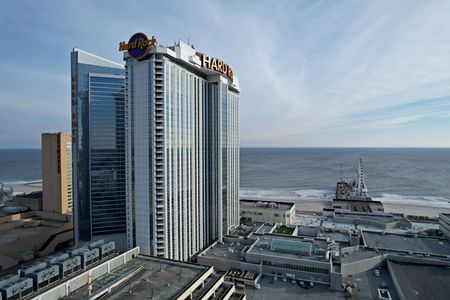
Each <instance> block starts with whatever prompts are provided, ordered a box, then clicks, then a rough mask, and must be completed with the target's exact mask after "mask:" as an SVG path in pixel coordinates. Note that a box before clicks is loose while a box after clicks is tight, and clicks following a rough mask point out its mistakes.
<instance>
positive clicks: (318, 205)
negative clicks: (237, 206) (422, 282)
mask: <svg viewBox="0 0 450 300" xmlns="http://www.w3.org/2000/svg"><path fill="white" fill-rule="evenodd" d="M11 186H12V188H13V189H14V194H15V195H17V194H22V193H31V192H34V191H40V190H42V186H41V185H39V184H31V185H30V184H17V185H11ZM241 198H242V197H241ZM245 199H249V200H260V201H276V202H294V203H295V205H296V208H297V211H306V212H321V211H322V209H323V208H324V207H331V200H317V199H311V200H307V199H302V200H299V199H295V198H276V199H270V198H258V197H245ZM383 205H384V211H385V212H392V213H404V214H407V215H413V216H427V217H438V215H439V214H440V213H450V205H449V207H438V206H422V205H412V204H410V203H392V202H389V203H386V202H385V203H383Z"/></svg>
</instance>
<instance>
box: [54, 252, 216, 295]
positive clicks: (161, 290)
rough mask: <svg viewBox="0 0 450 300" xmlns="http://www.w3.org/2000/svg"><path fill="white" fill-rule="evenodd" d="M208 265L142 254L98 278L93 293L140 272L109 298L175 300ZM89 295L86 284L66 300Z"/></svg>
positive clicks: (93, 283)
mask: <svg viewBox="0 0 450 300" xmlns="http://www.w3.org/2000/svg"><path fill="white" fill-rule="evenodd" d="M208 268H209V267H206V266H202V265H195V264H189V263H183V262H177V261H170V260H165V259H159V258H154V257H146V256H138V257H137V258H134V259H133V260H131V261H129V262H127V263H126V264H125V265H123V266H121V267H119V268H117V269H115V270H113V271H112V272H111V273H109V274H106V275H104V276H102V277H100V278H98V279H96V280H94V281H93V282H92V295H95V294H96V293H99V292H100V291H102V290H103V289H105V288H107V287H108V286H111V285H112V284H114V283H115V282H117V281H119V280H121V279H122V278H124V277H126V276H128V275H130V274H132V273H134V272H136V273H137V275H135V276H134V277H133V278H132V279H131V280H128V282H127V284H124V285H123V286H122V288H119V290H117V291H116V292H114V293H113V294H110V295H108V299H129V300H131V299H136V300H140V299H174V298H175V297H176V295H178V294H179V293H181V292H183V291H184V290H185V289H186V288H187V287H188V286H190V284H191V283H193V282H194V281H196V280H197V279H198V278H199V277H200V276H201V275H202V274H203V273H204V272H205V271H207V269H208ZM88 298H89V291H88V287H87V285H84V286H82V287H81V288H79V289H77V290H75V291H74V292H73V293H71V294H70V295H69V296H67V297H64V298H62V299H88Z"/></svg>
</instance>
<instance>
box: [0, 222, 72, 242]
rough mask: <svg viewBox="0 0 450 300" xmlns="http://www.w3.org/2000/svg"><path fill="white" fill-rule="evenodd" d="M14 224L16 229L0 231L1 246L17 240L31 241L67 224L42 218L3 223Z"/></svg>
mask: <svg viewBox="0 0 450 300" xmlns="http://www.w3.org/2000/svg"><path fill="white" fill-rule="evenodd" d="M8 223H13V224H16V225H15V226H16V227H15V228H6V229H3V230H0V236H1V239H0V245H5V244H9V243H12V242H15V241H17V240H22V239H29V238H31V237H33V236H35V235H39V234H41V233H43V232H45V231H47V230H49V229H54V228H60V227H61V226H62V225H63V224H65V223H67V222H62V221H58V220H48V219H42V218H40V217H37V216H36V217H30V218H24V219H19V220H16V221H10V222H6V223H3V224H2V225H3V226H4V224H8Z"/></svg>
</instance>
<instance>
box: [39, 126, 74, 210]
mask: <svg viewBox="0 0 450 300" xmlns="http://www.w3.org/2000/svg"><path fill="white" fill-rule="evenodd" d="M42 191H43V199H42V210H43V211H47V212H54V213H60V214H67V213H71V212H72V135H71V134H70V133H66V132H58V133H43V134H42Z"/></svg>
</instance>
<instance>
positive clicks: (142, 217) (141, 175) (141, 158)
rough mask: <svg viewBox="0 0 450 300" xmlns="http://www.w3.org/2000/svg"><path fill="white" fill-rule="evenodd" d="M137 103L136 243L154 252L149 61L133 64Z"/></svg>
mask: <svg viewBox="0 0 450 300" xmlns="http://www.w3.org/2000/svg"><path fill="white" fill-rule="evenodd" d="M130 75H131V76H132V77H133V87H132V88H133V98H132V99H131V101H133V102H134V118H133V119H134V176H135V224H136V244H137V245H139V247H140V250H141V253H142V254H145V255H151V254H152V252H151V249H152V245H151V239H150V213H151V210H150V205H149V204H150V199H149V188H150V187H149V182H150V178H149V120H148V109H149V98H148V94H147V90H148V64H146V63H139V64H135V65H134V66H133V72H132V74H130Z"/></svg>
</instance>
